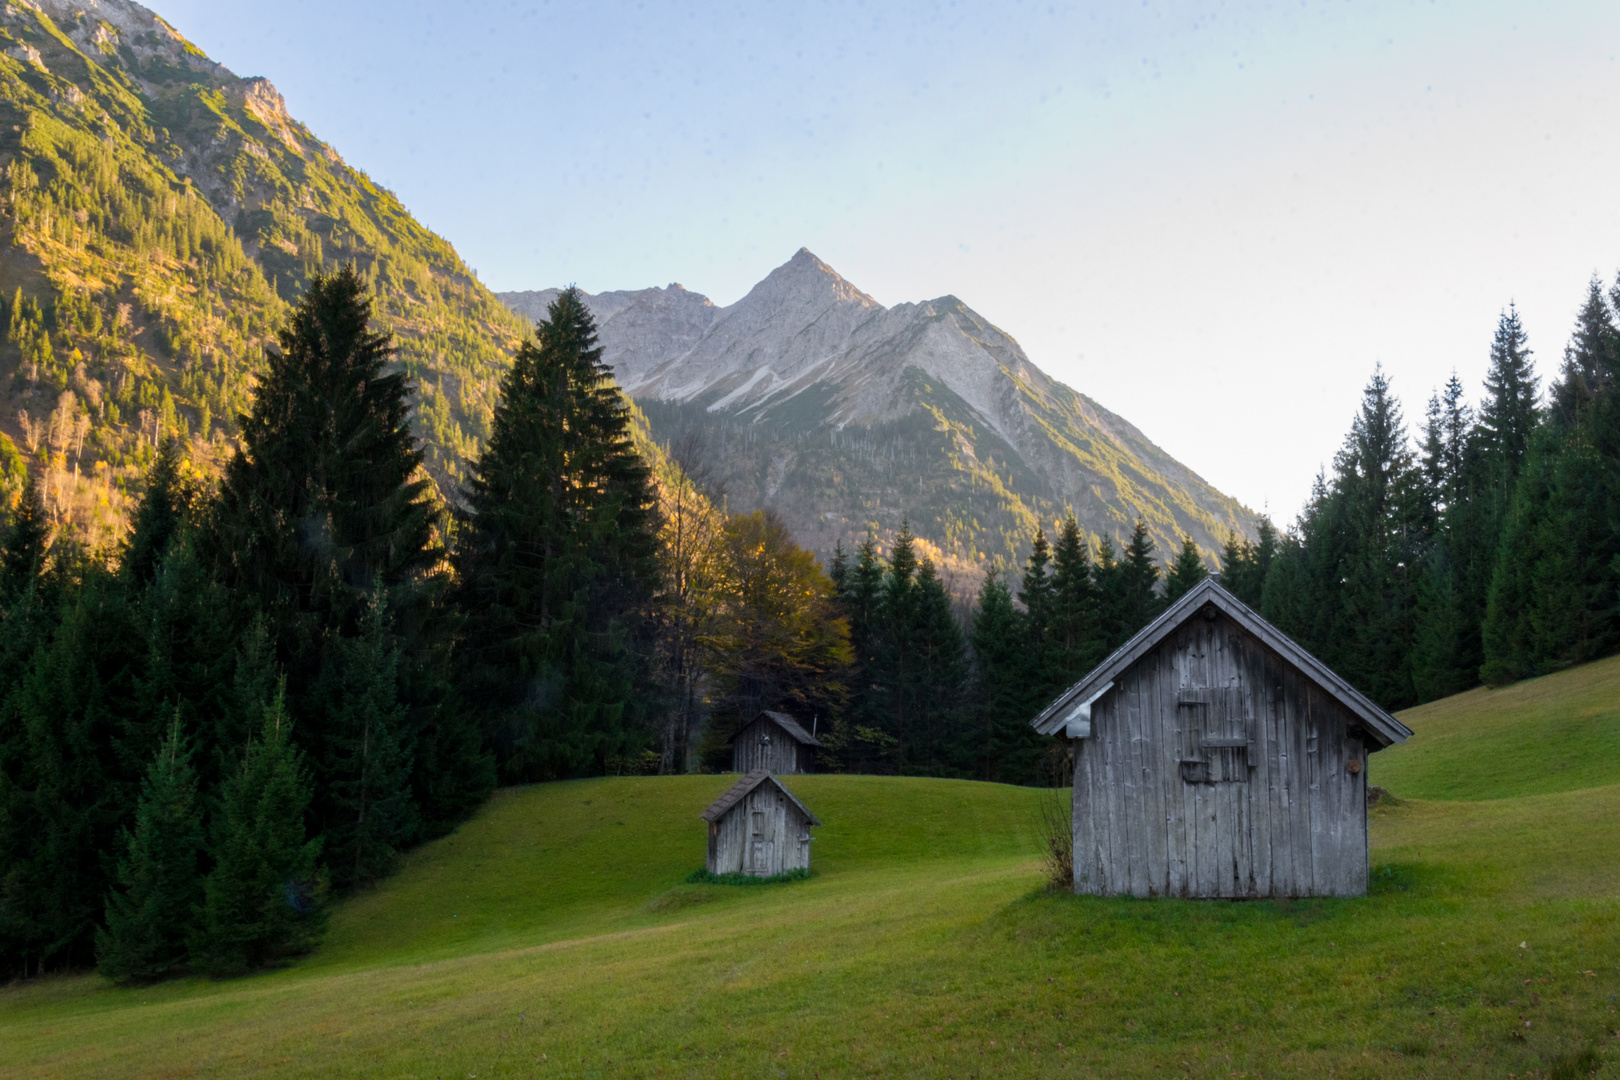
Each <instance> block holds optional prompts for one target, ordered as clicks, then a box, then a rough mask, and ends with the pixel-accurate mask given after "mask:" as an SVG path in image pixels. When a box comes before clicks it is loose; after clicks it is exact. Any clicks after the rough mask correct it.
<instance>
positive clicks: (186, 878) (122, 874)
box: [96, 713, 203, 982]
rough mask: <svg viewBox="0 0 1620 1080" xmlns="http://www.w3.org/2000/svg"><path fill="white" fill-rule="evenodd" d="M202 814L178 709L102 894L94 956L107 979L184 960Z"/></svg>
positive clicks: (152, 975)
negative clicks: (112, 880)
mask: <svg viewBox="0 0 1620 1080" xmlns="http://www.w3.org/2000/svg"><path fill="white" fill-rule="evenodd" d="M202 841H203V831H202V813H201V808H200V807H199V805H198V800H197V775H196V772H195V770H193V769H192V767H191V747H190V744H189V742H188V741H187V739H186V735H185V731H184V729H183V728H182V726H181V723H180V717H179V715H178V713H177V714H176V715H175V718H174V720H173V722H172V723H171V725H170V727H169V734H168V736H167V738H165V739H164V741H163V745H162V746H161V747H159V748H158V753H157V756H156V757H155V758H154V759H153V761H152V765H151V767H150V768H149V769H147V772H146V778H145V780H144V781H143V782H142V785H141V800H140V805H139V808H138V809H137V810H136V813H135V828H134V831H133V832H129V831H126V832H125V833H124V836H123V844H122V847H123V854H122V855H121V857H120V858H119V860H118V872H117V877H116V880H117V887H116V888H115V889H113V890H112V891H111V892H110V893H108V895H107V910H106V926H105V928H104V929H102V930H100V931H98V932H97V934H96V963H97V966H98V967H99V968H100V970H101V973H102V974H103V975H106V976H107V977H108V978H110V979H113V980H114V981H115V982H130V981H137V980H139V981H148V980H153V979H161V978H164V977H166V976H169V975H173V974H175V973H177V972H178V971H180V969H182V968H184V967H185V966H186V963H187V960H188V957H189V952H188V946H187V940H188V937H189V935H190V934H191V933H192V925H193V919H194V917H195V914H196V910H197V909H198V908H199V907H200V905H201V901H202V897H203V893H202V875H201V874H200V873H199V871H198V865H197V860H198V856H199V855H200V854H201V851H202Z"/></svg>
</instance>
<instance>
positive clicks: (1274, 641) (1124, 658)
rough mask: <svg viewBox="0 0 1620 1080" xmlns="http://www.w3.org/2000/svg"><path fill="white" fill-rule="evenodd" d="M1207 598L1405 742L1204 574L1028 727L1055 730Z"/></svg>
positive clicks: (1387, 720)
mask: <svg viewBox="0 0 1620 1080" xmlns="http://www.w3.org/2000/svg"><path fill="white" fill-rule="evenodd" d="M1209 602H1213V603H1214V604H1215V606H1216V607H1217V608H1219V609H1220V610H1221V611H1222V612H1224V613H1225V614H1226V615H1228V616H1230V617H1231V618H1232V619H1233V620H1234V621H1235V622H1237V623H1238V625H1239V626H1242V627H1243V628H1244V629H1245V630H1247V631H1249V632H1250V633H1251V634H1253V635H1254V636H1255V637H1258V638H1259V639H1260V640H1261V641H1262V642H1264V643H1265V644H1266V645H1269V646H1270V647H1271V648H1272V649H1274V650H1276V651H1277V652H1278V653H1280V654H1281V655H1282V656H1283V658H1284V659H1286V660H1287V661H1288V662H1289V663H1291V664H1293V665H1294V666H1295V667H1296V668H1299V669H1300V670H1301V671H1303V672H1304V673H1305V674H1306V675H1307V676H1309V677H1310V679H1311V680H1312V681H1313V682H1315V683H1317V685H1319V686H1321V687H1322V689H1324V690H1326V691H1327V692H1328V693H1329V694H1331V695H1333V697H1335V698H1336V699H1338V700H1339V702H1340V703H1341V704H1343V705H1344V706H1345V707H1346V708H1347V709H1349V710H1350V711H1351V712H1352V713H1354V714H1355V715H1356V716H1358V717H1359V718H1360V719H1361V720H1363V721H1364V722H1365V723H1366V724H1367V725H1368V726H1369V727H1371V728H1372V729H1373V731H1374V733H1375V734H1376V735H1378V736H1380V737H1381V738H1382V739H1383V741H1384V745H1386V746H1387V745H1389V744H1390V743H1398V742H1405V741H1406V739H1407V737H1408V736H1409V735H1411V734H1412V732H1411V729H1409V728H1408V727H1407V726H1406V725H1405V724H1403V723H1401V722H1400V721H1399V720H1397V719H1395V717H1393V716H1391V715H1390V714H1389V713H1388V712H1386V711H1385V710H1384V709H1382V708H1380V707H1379V706H1378V705H1376V704H1374V703H1373V701H1372V700H1370V699H1369V698H1368V697H1367V696H1366V695H1365V694H1363V693H1361V691H1359V690H1357V689H1356V688H1355V687H1353V686H1351V685H1350V684H1349V683H1348V682H1346V681H1345V680H1344V679H1343V678H1341V677H1340V676H1339V675H1338V674H1337V673H1336V672H1334V671H1333V669H1332V668H1329V667H1328V666H1327V665H1326V664H1324V663H1322V661H1320V660H1318V659H1317V658H1316V657H1314V656H1312V655H1311V654H1310V653H1309V652H1308V651H1306V649H1304V648H1303V647H1302V646H1301V645H1299V643H1298V642H1296V641H1294V639H1293V638H1291V637H1289V636H1288V635H1287V634H1285V633H1283V632H1282V631H1281V630H1279V629H1277V628H1276V627H1275V626H1273V625H1272V624H1271V623H1269V622H1267V621H1266V620H1265V619H1264V618H1262V617H1261V616H1260V615H1258V614H1256V613H1255V611H1254V610H1253V609H1252V608H1250V607H1249V606H1248V605H1247V604H1245V603H1244V602H1243V601H1241V600H1239V599H1238V598H1237V597H1235V596H1233V595H1232V594H1231V593H1229V592H1227V591H1226V590H1225V589H1224V588H1222V587H1221V586H1220V584H1219V583H1218V582H1216V581H1215V579H1214V578H1208V577H1206V578H1205V579H1204V580H1202V581H1200V582H1199V583H1198V584H1197V585H1194V586H1193V587H1192V588H1191V589H1188V590H1187V592H1186V594H1185V595H1184V596H1182V597H1181V599H1179V600H1177V601H1176V602H1175V603H1174V604H1171V605H1170V607H1169V608H1167V609H1166V610H1165V611H1164V613H1163V614H1162V615H1160V616H1159V617H1158V618H1157V619H1154V620H1153V621H1152V622H1151V623H1149V624H1148V625H1147V626H1145V627H1143V628H1142V629H1141V630H1139V631H1138V632H1137V633H1136V634H1135V635H1133V636H1132V637H1131V639H1130V640H1129V641H1127V642H1125V644H1123V645H1121V646H1120V647H1119V648H1117V649H1115V650H1114V651H1113V652H1112V653H1110V654H1109V656H1108V658H1107V659H1106V660H1104V661H1103V662H1102V663H1101V664H1098V665H1097V666H1096V667H1095V668H1093V669H1092V670H1091V671H1089V672H1088V673H1086V675H1085V676H1084V677H1083V678H1081V680H1080V681H1079V682H1077V683H1075V684H1074V685H1073V686H1071V687H1069V689H1067V690H1065V691H1064V692H1063V693H1062V694H1059V695H1058V697H1057V698H1056V699H1055V700H1054V701H1053V702H1052V704H1050V705H1048V706H1047V707H1046V708H1045V709H1044V710H1042V712H1041V714H1040V715H1039V716H1037V717H1036V718H1035V719H1034V720H1032V721H1030V724H1031V726H1033V727H1034V728H1035V730H1037V731H1039V732H1041V733H1042V734H1044V735H1052V734H1055V733H1056V732H1057V730H1058V728H1059V727H1060V726H1061V724H1062V720H1063V714H1064V712H1065V711H1066V710H1067V709H1068V707H1069V706H1070V705H1071V704H1072V703H1073V702H1074V701H1075V700H1076V699H1077V698H1081V696H1082V695H1083V694H1084V693H1085V692H1086V691H1088V690H1090V689H1092V688H1094V687H1096V686H1100V685H1101V684H1102V683H1105V682H1108V681H1110V680H1112V679H1114V678H1116V677H1117V676H1118V675H1120V674H1122V673H1123V672H1124V670H1125V669H1126V668H1128V667H1130V666H1131V665H1132V664H1134V663H1135V662H1136V661H1137V660H1139V659H1141V658H1142V657H1143V656H1144V655H1146V653H1147V652H1148V651H1149V650H1150V649H1152V648H1153V647H1154V646H1156V645H1157V644H1159V642H1161V641H1163V640H1164V638H1165V637H1167V636H1168V635H1169V633H1170V631H1171V630H1173V629H1175V628H1176V627H1177V626H1180V625H1181V623H1182V622H1183V621H1185V620H1186V618H1187V617H1188V615H1190V614H1191V613H1192V612H1194V611H1196V610H1198V609H1199V608H1201V607H1202V606H1203V605H1204V604H1205V603H1209Z"/></svg>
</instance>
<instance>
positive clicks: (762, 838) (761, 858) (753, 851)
mask: <svg viewBox="0 0 1620 1080" xmlns="http://www.w3.org/2000/svg"><path fill="white" fill-rule="evenodd" d="M755 806H756V809H754V810H753V811H751V812H750V814H749V819H750V820H749V838H748V848H749V855H750V856H751V858H750V859H749V862H750V863H751V865H750V866H749V868H748V872H749V873H750V874H752V875H753V876H755V877H770V876H771V875H772V874H774V873H776V871H775V870H774V869H773V867H774V866H775V864H776V817H777V815H776V813H775V812H774V810H773V809H771V808H769V807H766V806H761V804H759V803H756V804H755Z"/></svg>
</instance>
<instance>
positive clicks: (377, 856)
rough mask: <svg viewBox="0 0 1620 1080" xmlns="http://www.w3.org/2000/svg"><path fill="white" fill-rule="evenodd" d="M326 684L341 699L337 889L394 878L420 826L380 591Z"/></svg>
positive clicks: (331, 857)
mask: <svg viewBox="0 0 1620 1080" xmlns="http://www.w3.org/2000/svg"><path fill="white" fill-rule="evenodd" d="M322 685H323V687H325V688H326V692H327V693H329V694H330V695H331V696H332V698H333V700H334V701H336V702H337V705H336V706H335V707H334V708H333V709H332V711H331V713H330V716H329V721H328V725H327V730H326V739H327V746H326V747H325V748H324V749H325V754H324V755H323V756H324V758H325V760H326V762H327V768H328V770H329V772H330V779H329V781H328V782H329V784H330V785H331V789H332V790H331V801H332V805H333V810H334V813H333V816H332V819H331V821H330V822H329V823H328V825H327V829H326V833H325V846H324V851H325V853H326V861H327V865H328V866H329V867H330V868H331V874H332V884H333V885H334V886H335V887H337V888H340V889H341V888H346V887H349V886H352V885H360V884H367V883H369V882H373V881H376V880H378V879H379V878H382V877H386V876H387V875H389V874H391V873H392V872H393V871H394V867H395V863H396V861H397V858H398V854H399V851H400V850H401V849H402V848H404V847H405V846H406V845H407V844H409V843H410V841H411V840H412V839H413V838H414V836H415V834H416V827H417V812H416V807H415V805H414V804H413V803H412V801H411V761H412V753H411V751H412V749H413V747H412V746H411V732H410V731H409V730H408V729H407V728H406V726H405V720H406V715H405V709H404V707H403V706H402V705H401V704H400V701H399V653H398V651H397V647H396V645H395V643H394V641H393V639H392V637H391V635H390V634H389V633H388V613H387V600H386V599H385V598H384V595H383V594H382V592H381V591H380V590H379V591H378V592H377V593H376V594H375V595H374V597H373V599H372V604H371V608H370V610H368V611H367V612H366V613H365V615H364V616H363V617H362V619H361V622H360V634H359V636H358V637H354V638H348V639H345V640H343V641H341V642H339V643H338V645H337V646H336V647H334V648H333V649H332V650H331V651H330V652H329V653H328V666H327V669H326V671H325V672H324V673H323V679H322Z"/></svg>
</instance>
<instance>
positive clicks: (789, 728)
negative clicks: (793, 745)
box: [754, 709, 821, 746]
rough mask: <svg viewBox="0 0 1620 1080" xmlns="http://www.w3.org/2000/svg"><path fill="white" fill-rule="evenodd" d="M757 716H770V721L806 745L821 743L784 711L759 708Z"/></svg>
mask: <svg viewBox="0 0 1620 1080" xmlns="http://www.w3.org/2000/svg"><path fill="white" fill-rule="evenodd" d="M759 716H768V717H770V718H771V722H772V723H774V724H776V726H777V727H780V728H781V729H782V730H783V731H785V732H787V733H788V734H789V735H790V736H792V737H793V738H794V739H796V740H797V741H799V742H801V743H803V744H804V745H806V746H820V745H821V742H820V741H819V740H818V739H817V738H816V737H815V736H814V735H812V734H810V733H809V732H808V731H806V730H804V726H803V725H802V724H800V723H799V722H798V721H797V720H795V719H793V717H792V716H790V715H789V714H787V713H785V712H777V711H776V710H775V709H761V710H760V712H759ZM759 716H756V717H754V719H755V720H758V719H759Z"/></svg>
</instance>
